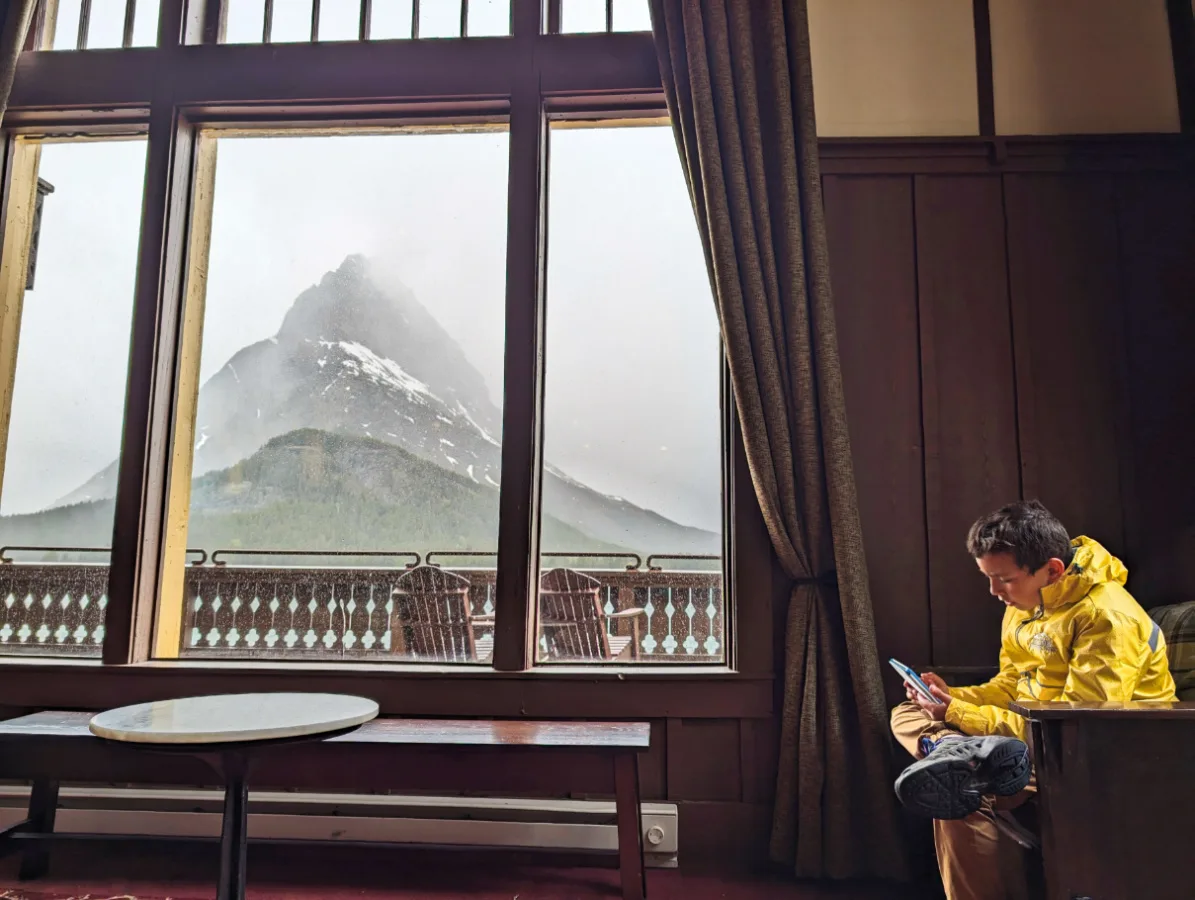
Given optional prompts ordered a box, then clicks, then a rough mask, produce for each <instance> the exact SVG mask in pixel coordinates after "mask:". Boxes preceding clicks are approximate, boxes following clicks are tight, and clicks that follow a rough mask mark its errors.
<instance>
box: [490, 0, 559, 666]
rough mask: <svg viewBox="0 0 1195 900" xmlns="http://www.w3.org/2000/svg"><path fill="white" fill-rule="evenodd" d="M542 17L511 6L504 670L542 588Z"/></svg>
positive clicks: (524, 5)
mask: <svg viewBox="0 0 1195 900" xmlns="http://www.w3.org/2000/svg"><path fill="white" fill-rule="evenodd" d="M539 17H540V9H539V0H514V5H513V7H512V22H513V27H514V33H515V41H516V43H517V45H518V47H519V48H520V49H521V50H522V52H523V53H524V54H526V58H525V60H524V62H523V64H522V65H521V66H520V67H519V69H518V71H517V73H516V75H515V76H514V78H515V83H514V85H513V92H512V95H511V104H510V105H511V109H510V169H509V173H510V174H509V181H508V185H507V198H508V201H507V202H508V204H509V206H508V212H507V237H506V358H505V366H504V370H503V394H504V398H505V400H504V403H503V409H502V490H501V492H500V495H499V501H498V502H499V514H498V523H499V524H498V582H497V588H496V597H495V603H496V610H495V613H496V615H497V620H496V623H495V628H494V662H493V665H494V668H495V669H497V670H499V671H506V672H517V671H521V670H523V669H529V668H531V667H532V666H533V665H534V664H535V651H534V647H535V640H534V636H535V633H536V629H535V620H536V606H537V604H536V597H537V595H538V587H539V578H538V572H539V527H538V521H539V504H540V483H541V476H542V473H541V471H540V470H541V463H542V447H543V417H542V412H543V370H544V359H543V345H544V278H545V264H546V250H547V248H546V241H545V232H546V228H547V223H546V216H547V209H546V195H547V153H548V145H547V120H546V118H545V116H544V109H543V101H542V99H541V97H540V93H539V81H538V77H537V67H536V65H535V42H536V34H537V32H538V30H539Z"/></svg>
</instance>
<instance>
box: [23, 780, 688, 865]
mask: <svg viewBox="0 0 1195 900" xmlns="http://www.w3.org/2000/svg"><path fill="white" fill-rule="evenodd" d="M28 798H29V790H28V788H24V787H13V786H0V830H2V829H4V828H6V827H8V826H9V825H12V824H14V823H16V822H19V821H21V820H22V819H24V818H25V810H26V807H27V804H28ZM222 803H223V795H222V794H221V793H220V792H219V791H212V790H158V789H133V788H83V787H63V788H62V790H61V792H60V793H59V806H58V816H57V821H56V822H55V831H59V832H63V833H68V834H87V835H109V836H113V837H116V836H121V835H149V836H154V837H179V838H188V837H192V838H215V837H219V835H220V821H221V813H220V810H221V808H222ZM642 818H643V837H644V842H643V846H644V852H645V855H646V863H647V865H648V866H649V867H654V868H675V867H676V864H677V815H676V805H675V804H671V803H645V804H643V813H642ZM249 838H250V840H263V841H269V840H276V841H278V840H286V841H289V840H320V841H338V842H343V843H355V844H372V843H378V844H408V845H419V844H428V845H435V846H448V847H451V846H461V847H467V846H483V847H509V848H513V849H538V850H558V851H573V850H575V851H593V852H611V853H613V852H614V851H615V850H617V848H618V838H617V833H616V828H615V817H614V804H613V803H612V802H604V801H591V800H515V799H505V798H478V797H399V796H388V795H378V796H373V795H360V794H351V795H350V794H314V793H289V792H274V791H251V792H250V794H249Z"/></svg>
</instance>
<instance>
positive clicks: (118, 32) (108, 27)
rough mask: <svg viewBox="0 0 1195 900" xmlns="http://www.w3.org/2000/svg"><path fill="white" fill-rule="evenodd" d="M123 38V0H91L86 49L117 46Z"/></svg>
mask: <svg viewBox="0 0 1195 900" xmlns="http://www.w3.org/2000/svg"><path fill="white" fill-rule="evenodd" d="M143 2H144V0H143ZM123 38H124V0H91V18H90V20H89V21H88V28H87V49H88V50H103V49H111V48H113V47H119V46H121V42H122V40H123Z"/></svg>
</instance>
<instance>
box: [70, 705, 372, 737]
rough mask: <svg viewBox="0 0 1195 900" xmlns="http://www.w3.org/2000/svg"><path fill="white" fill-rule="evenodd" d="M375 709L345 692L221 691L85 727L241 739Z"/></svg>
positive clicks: (125, 733)
mask: <svg viewBox="0 0 1195 900" xmlns="http://www.w3.org/2000/svg"><path fill="white" fill-rule="evenodd" d="M377 714H378V705H377V704H376V703H375V702H374V701H372V700H366V699H365V698H364V697H352V696H348V695H345V694H292V693H278V694H219V695H215V696H210V697H186V698H182V699H179V700H158V701H156V702H153V703H139V704H137V705H136V706H125V707H121V708H120V709H111V710H108V711H107V712H102V713H100V714H99V715H97V716H95V717H93V718H92V720H91V722H90V723H89V725H88V727H89V728H90V729H91V733H92V734H94V735H97V736H98V737H102V738H107V739H108V740H112V741H127V742H130V743H135V744H173V745H185V744H239V743H248V742H252V741H272V740H280V739H284V738H300V737H309V736H314V735H320V734H328V733H330V732H333V731H341V730H343V729H346V728H352V727H354V726H357V725H361V724H364V723H365V722H368V721H369V720H370V719H373V718H374V717H376V716H377Z"/></svg>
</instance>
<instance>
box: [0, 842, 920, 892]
mask: <svg viewBox="0 0 1195 900" xmlns="http://www.w3.org/2000/svg"><path fill="white" fill-rule="evenodd" d="M16 870H17V865H16V861H15V860H14V859H11V858H10V859H8V860H5V861H3V862H2V863H0V900H210V898H211V897H213V896H214V895H215V875H216V848H215V846H214V845H203V844H161V843H154V844H142V845H135V844H131V843H128V842H115V841H105V842H102V843H101V842H95V843H88V844H82V845H78V844H65V845H62V846H59V847H56V848H55V851H54V857H53V862H52V865H51V871H50V874H49V875H48V876H47V877H46V878H43V879H39V880H38V881H35V882H27V883H19V882H18V881H17V879H16ZM648 895H649V896H650V897H651V898H652V900H933V898H934V897H935V896H940V895H937V894H935V892H933V891H926V890H924V889H921V890H916V889H906V888H898V887H895V886H892V885H872V886H861V885H848V886H842V885H821V884H794V883H793V882H791V881H788V880H785V879H767V878H749V877H730V876H724V875H722V876H719V875H709V874H693V873H688V872H686V873H682V872H679V871H675V870H673V871H667V870H652V871H651V872H649V874H648ZM619 896H620V891H619V888H618V873H617V872H615V871H613V870H611V869H601V868H565V867H561V866H557V865H554V864H530V863H529V862H528V861H526V860H517V859H516V860H513V861H512V860H510V859H508V858H505V857H504V856H503V855H501V854H488V853H461V852H453V853H448V852H436V851H428V850H422V851H410V850H394V849H388V848H363V847H335V846H324V847H318V848H302V849H300V848H297V847H294V846H289V847H287V846H257V847H253V848H251V850H250V856H249V897H250V900H315V898H321V900H350V898H364V900H449V898H453V900H616V898H618V897H619Z"/></svg>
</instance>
